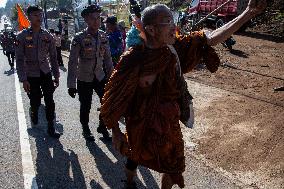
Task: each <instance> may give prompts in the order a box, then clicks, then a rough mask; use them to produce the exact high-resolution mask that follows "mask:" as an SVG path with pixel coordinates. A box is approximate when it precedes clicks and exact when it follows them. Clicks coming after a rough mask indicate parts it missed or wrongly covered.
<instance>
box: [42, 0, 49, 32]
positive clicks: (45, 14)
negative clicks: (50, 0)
mask: <svg viewBox="0 0 284 189" xmlns="http://www.w3.org/2000/svg"><path fill="white" fill-rule="evenodd" d="M46 9H47V1H46V0H45V1H44V4H43V10H44V25H45V29H48V25H47V10H46Z"/></svg>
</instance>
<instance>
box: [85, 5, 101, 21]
mask: <svg viewBox="0 0 284 189" xmlns="http://www.w3.org/2000/svg"><path fill="white" fill-rule="evenodd" d="M94 12H98V13H100V12H102V8H101V7H100V6H99V5H98V4H92V5H88V6H86V7H84V9H83V11H82V12H81V16H82V17H83V18H85V17H86V16H87V15H89V14H90V13H94Z"/></svg>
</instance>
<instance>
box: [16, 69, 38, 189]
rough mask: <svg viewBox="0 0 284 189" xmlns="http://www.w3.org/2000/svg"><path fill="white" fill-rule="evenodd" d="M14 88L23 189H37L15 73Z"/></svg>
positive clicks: (18, 84)
mask: <svg viewBox="0 0 284 189" xmlns="http://www.w3.org/2000/svg"><path fill="white" fill-rule="evenodd" d="M15 87H16V100H17V112H18V121H19V132H20V146H21V154H22V166H23V176H24V187H25V189H37V188H38V186H37V183H36V177H35V170H34V165H33V159H32V154H31V148H30V142H29V136H28V133H27V122H26V118H25V111H24V107H23V102H22V95H21V89H20V83H19V80H18V74H17V73H15Z"/></svg>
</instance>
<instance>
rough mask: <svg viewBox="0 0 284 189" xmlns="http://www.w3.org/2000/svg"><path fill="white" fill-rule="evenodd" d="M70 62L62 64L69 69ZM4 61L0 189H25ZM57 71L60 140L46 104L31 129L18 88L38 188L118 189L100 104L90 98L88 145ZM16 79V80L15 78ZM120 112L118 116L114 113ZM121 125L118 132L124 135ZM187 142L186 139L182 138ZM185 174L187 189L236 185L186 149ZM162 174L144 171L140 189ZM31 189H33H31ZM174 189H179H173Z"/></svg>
mask: <svg viewBox="0 0 284 189" xmlns="http://www.w3.org/2000/svg"><path fill="white" fill-rule="evenodd" d="M67 61H68V59H67V58H66V57H65V58H64V64H65V65H67ZM9 69H10V67H9V65H8V61H7V58H6V56H4V55H3V53H2V51H1V52H0V107H1V108H0V148H1V151H0V188H1V189H2V188H3V189H10V188H17V189H18V188H24V177H23V168H22V163H23V164H24V163H25V162H24V161H22V159H25V157H24V155H22V154H23V153H22V152H21V148H20V137H19V120H18V116H17V113H18V112H17V105H16V104H17V103H16V96H15V93H16V92H15V73H14V72H13V71H9ZM66 70H67V69H66V68H61V71H60V72H61V78H60V86H59V87H58V88H57V89H56V91H55V94H54V99H55V103H56V121H55V123H56V128H57V129H58V130H59V131H60V132H61V133H62V136H61V137H60V139H59V140H56V139H53V138H50V137H49V136H48V135H47V133H46V130H47V122H46V119H45V112H44V101H43V100H42V105H41V106H40V110H39V124H38V125H32V124H31V121H30V118H29V99H28V97H27V95H26V94H25V92H24V91H23V88H22V85H21V84H20V86H21V94H22V101H23V107H24V113H25V117H26V124H27V130H26V132H27V133H28V136H29V143H30V147H31V155H32V161H33V162H32V163H33V165H34V169H35V172H36V175H35V180H36V182H37V186H38V188H46V189H85V188H88V189H89V188H91V189H107V188H111V189H121V188H123V185H124V182H123V180H124V179H125V176H124V172H123V168H124V163H125V158H124V157H122V156H121V155H120V154H119V153H118V152H116V151H115V150H114V149H113V148H112V144H111V142H110V141H105V140H104V139H103V138H102V136H101V135H100V134H98V133H97V132H96V128H97V126H98V123H99V120H98V115H99V112H98V111H97V108H98V107H99V99H98V97H97V95H96V94H95V93H94V95H93V105H92V110H91V113H90V129H91V131H92V132H93V134H94V135H95V142H91V143H90V142H89V143H88V142H86V141H85V139H84V138H83V136H82V129H81V125H80V122H79V100H78V96H76V98H75V99H73V98H71V97H69V96H68V93H67V86H66V85H67V84H66V83H67V82H66V77H67V72H66ZM16 79H17V78H16ZM118 111H119V110H118ZM123 127H124V126H123V125H121V128H122V129H123ZM185 136H186V135H185ZM185 155H186V171H185V173H184V177H185V182H186V187H185V188H188V189H215V188H216V189H235V188H240V184H239V183H237V181H236V180H234V179H232V178H231V177H230V176H228V175H226V174H225V173H222V172H220V171H218V170H216V169H213V168H211V167H210V165H208V164H207V163H206V162H204V161H203V160H202V159H199V158H196V157H195V156H194V155H192V153H191V151H190V146H189V145H187V147H186V152H185ZM159 177H160V174H159V173H157V172H154V171H151V170H149V169H146V168H144V167H139V168H138V174H137V178H136V182H137V183H138V188H151V189H156V188H159V186H160V178H159ZM30 188H33V187H30ZM174 188H178V187H174Z"/></svg>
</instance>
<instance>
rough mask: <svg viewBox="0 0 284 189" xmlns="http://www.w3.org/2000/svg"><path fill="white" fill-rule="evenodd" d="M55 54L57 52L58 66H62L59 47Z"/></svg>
mask: <svg viewBox="0 0 284 189" xmlns="http://www.w3.org/2000/svg"><path fill="white" fill-rule="evenodd" d="M56 52H57V62H58V65H59V66H63V60H62V55H61V47H56Z"/></svg>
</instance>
